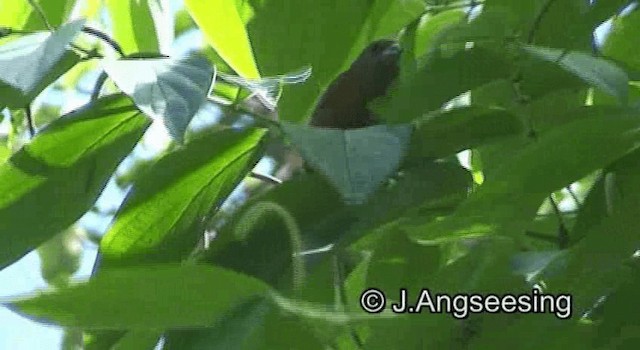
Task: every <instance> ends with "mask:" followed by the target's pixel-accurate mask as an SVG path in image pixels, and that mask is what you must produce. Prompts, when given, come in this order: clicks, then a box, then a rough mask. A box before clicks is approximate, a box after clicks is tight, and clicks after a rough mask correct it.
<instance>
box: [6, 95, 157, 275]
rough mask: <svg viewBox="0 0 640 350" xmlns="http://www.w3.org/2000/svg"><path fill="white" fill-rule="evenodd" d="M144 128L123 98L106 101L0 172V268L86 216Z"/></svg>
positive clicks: (57, 124) (60, 122) (44, 136)
mask: <svg viewBox="0 0 640 350" xmlns="http://www.w3.org/2000/svg"><path fill="white" fill-rule="evenodd" d="M148 123H149V121H148V119H147V118H146V117H144V116H143V115H142V114H141V113H140V112H139V111H138V110H137V109H136V108H135V106H134V105H133V104H131V103H130V102H129V101H128V99H127V98H125V97H124V96H121V95H116V96H110V97H106V98H104V99H102V100H99V101H98V102H97V103H95V104H92V105H89V106H87V107H86V108H84V109H81V110H78V111H76V112H72V113H70V114H68V115H66V116H64V117H63V118H60V119H57V120H56V121H54V122H52V123H51V124H50V125H49V126H48V127H47V128H45V129H44V130H43V131H42V132H40V133H39V134H38V135H37V136H36V137H35V138H34V139H33V140H32V141H31V142H30V143H28V144H27V145H25V146H24V147H23V148H22V149H21V150H20V151H18V152H17V153H15V154H14V155H13V156H12V157H11V158H10V159H9V160H7V161H6V162H5V163H4V164H3V165H2V166H0V193H2V196H0V239H1V240H2V242H3V243H2V244H1V245H0V267H4V266H7V265H8V264H10V263H11V262H13V261H14V260H16V259H18V258H19V257H21V256H22V255H24V254H26V253H27V252H29V250H31V249H34V248H36V247H37V246H38V245H40V244H41V243H43V242H45V241H46V240H48V239H50V238H51V237H53V236H54V235H55V234H57V233H59V232H60V231H62V230H64V229H66V228H67V227H68V226H69V225H71V224H72V223H73V222H75V221H76V220H77V219H79V218H80V217H81V216H82V215H83V214H84V213H85V212H86V211H87V210H89V209H90V208H91V207H92V206H93V204H94V202H95V200H96V199H97V198H98V195H99V194H100V192H102V189H103V188H104V186H105V185H106V183H107V180H108V179H109V177H110V176H111V174H112V173H113V171H114V170H115V168H116V166H117V165H118V164H119V163H120V162H121V161H122V159H123V158H124V157H125V156H126V155H127V154H128V153H129V152H130V151H131V150H132V148H133V146H134V145H135V144H136V142H137V141H138V139H139V138H140V136H141V135H142V133H143V132H144V130H145V129H146V127H147V126H148ZM62 145H64V147H63V146H62Z"/></svg>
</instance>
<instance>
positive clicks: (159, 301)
mask: <svg viewBox="0 0 640 350" xmlns="http://www.w3.org/2000/svg"><path fill="white" fill-rule="evenodd" d="M267 292H268V287H267V286H266V285H265V284H264V283H262V282H260V281H258V280H256V279H254V278H251V277H249V276H246V275H241V274H238V273H236V272H233V271H229V270H225V269H221V268H216V267H212V266H203V265H186V266H179V265H159V266H155V265H152V266H148V267H138V268H128V269H113V270H108V271H103V272H101V273H100V274H98V275H97V276H95V277H94V278H92V279H91V280H90V281H88V282H86V283H82V284H77V285H74V286H71V287H69V288H64V289H60V290H57V291H53V292H46V293H41V294H38V295H36V296H33V297H30V298H16V299H14V300H13V301H9V302H4V304H5V305H6V306H9V307H10V308H12V309H13V310H15V311H17V312H20V313H21V314H24V315H27V316H30V317H32V318H35V319H36V320H39V321H43V322H54V323H56V324H59V325H62V326H70V327H82V328H92V329H137V330H154V329H166V328H185V327H203V326H210V325H213V324H214V323H215V322H216V320H218V319H219V318H221V317H223V315H224V314H225V313H226V312H227V311H229V310H231V309H232V308H233V307H234V306H236V305H238V304H240V303H242V302H245V301H247V300H248V299H250V298H261V297H265V296H266V293H267Z"/></svg>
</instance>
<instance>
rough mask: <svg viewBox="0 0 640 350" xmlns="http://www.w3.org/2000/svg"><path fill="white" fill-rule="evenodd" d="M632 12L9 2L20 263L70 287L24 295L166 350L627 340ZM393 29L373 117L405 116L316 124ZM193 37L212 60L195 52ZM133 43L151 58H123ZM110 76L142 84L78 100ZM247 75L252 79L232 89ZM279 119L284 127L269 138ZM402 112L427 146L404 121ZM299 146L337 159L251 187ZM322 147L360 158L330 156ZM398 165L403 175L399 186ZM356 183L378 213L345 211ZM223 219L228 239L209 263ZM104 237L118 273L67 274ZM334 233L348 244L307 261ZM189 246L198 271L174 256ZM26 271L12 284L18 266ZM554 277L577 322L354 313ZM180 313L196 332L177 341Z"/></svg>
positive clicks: (14, 231) (11, 237)
mask: <svg viewBox="0 0 640 350" xmlns="http://www.w3.org/2000/svg"><path fill="white" fill-rule="evenodd" d="M636 7H637V4H636V2H635V1H592V2H585V1H582V0H565V1H561V0H557V1H553V0H527V1H508V0H486V1H485V2H479V1H478V2H451V1H435V0H433V1H423V0H405V1H384V0H377V1H365V0H362V1H360V0H354V1H330V0H325V1H296V2H290V1H278V0H264V1H258V0H256V1H223V0H220V1H215V0H211V1H204V0H190V1H185V4H184V6H183V4H180V3H178V2H174V3H168V2H166V1H160V0H148V1H133V0H107V1H101V2H97V1H71V0H68V1H35V0H34V1H0V27H1V28H2V30H0V33H2V34H3V37H4V38H3V39H2V40H3V41H2V42H0V45H1V46H0V68H2V69H0V80H1V81H2V85H1V86H0V93H1V95H0V104H1V105H0V106H2V107H7V108H6V109H5V110H4V111H3V117H4V118H3V121H2V130H3V138H2V144H0V157H2V160H3V161H4V164H3V165H2V168H1V169H0V180H1V181H0V193H2V197H0V239H2V240H3V241H2V245H1V246H2V248H1V249H0V259H1V263H0V265H2V266H3V267H6V266H9V265H11V264H12V263H14V262H15V261H16V260H17V259H19V258H20V257H22V256H23V255H24V254H25V253H27V252H29V251H31V250H33V249H36V248H37V249H38V250H37V251H38V254H39V256H40V259H41V261H42V263H41V272H42V276H43V277H44V278H45V280H46V281H47V282H48V283H49V284H50V286H51V288H52V292H50V293H47V294H37V295H32V296H31V297H29V298H26V299H22V298H8V299H6V302H5V305H6V306H7V307H8V308H10V309H12V310H14V311H16V312H19V313H20V314H23V315H27V316H30V317H36V318H37V319H39V320H41V321H47V322H51V323H54V324H58V325H61V326H64V327H65V338H64V345H63V346H64V347H66V348H74V347H77V346H80V345H79V344H81V343H85V346H86V348H93V349H102V348H111V346H114V345H115V346H117V347H118V348H132V349H141V348H153V346H154V345H155V344H156V343H157V341H158V339H159V337H160V335H162V334H164V336H165V347H166V348H179V349H188V348H203V347H206V348H211V347H212V346H217V347H220V348H229V347H233V348H258V347H263V348H301V347H304V348H313V347H318V348H323V347H327V346H330V347H333V348H359V347H363V346H364V347H365V348H416V347H418V348H430V347H441V348H489V347H490V348H502V347H507V346H509V347H518V348H534V347H535V348H539V347H543V346H544V347H546V348H560V347H567V346H572V347H581V348H627V347H628V348H631V347H632V346H634V345H635V344H636V342H637V335H635V334H636V333H637V332H634V330H637V326H638V318H637V312H636V311H637V306H638V303H637V302H636V299H635V293H636V292H637V291H638V288H637V286H638V285H637V283H638V271H637V262H636V260H637V256H636V255H637V254H636V251H637V249H638V238H637V237H638V235H637V232H636V231H637V230H636V227H637V224H636V220H635V218H636V217H637V208H638V199H637V195H636V193H638V191H637V188H636V186H637V181H638V180H637V176H636V175H635V174H636V173H637V172H636V168H637V166H638V152H637V150H636V145H637V144H638V137H639V136H638V133H637V130H638V126H639V124H640V119H638V108H639V105H638V100H637V97H638V93H637V82H636V81H637V76H638V75H637V69H638V68H637V66H638V57H640V56H638V52H637V50H638V48H637V45H635V44H634V40H635V38H637V31H638V30H637V29H638V23H639V22H638V12H637V11H636V10H635V8H636ZM43 18H44V19H43ZM76 18H86V19H87V20H88V21H87V22H86V24H87V25H88V26H89V27H90V28H95V29H99V30H100V31H102V32H103V33H108V34H107V35H108V36H109V37H111V38H112V39H113V40H115V42H117V43H118V46H119V47H118V46H114V45H109V43H107V42H106V40H104V39H105V38H104V37H103V38H100V34H99V35H97V36H98V38H96V35H95V33H94V34H92V33H89V32H87V31H86V30H85V31H84V32H81V31H82V29H81V28H82V27H83V26H84V25H85V23H84V22H78V21H73V20H74V19H76ZM45 19H46V20H45ZM56 28H58V30H57V31H56V34H54V35H53V36H52V37H51V38H54V39H47V40H49V41H47V42H46V43H48V45H49V46H46V47H47V49H46V50H45V49H44V48H43V47H44V46H41V44H42V40H43V39H44V37H42V38H40V37H35V36H32V35H33V34H32V32H34V31H39V30H48V29H50V30H53V29H56ZM596 28H600V29H599V30H596ZM594 32H595V33H597V34H598V35H597V37H596V35H595V34H594ZM398 34H400V40H401V42H402V45H403V48H404V50H405V51H404V54H403V62H402V75H401V77H400V79H399V81H398V83H397V84H396V86H395V87H394V89H393V91H392V93H391V94H390V96H389V98H387V99H385V100H382V101H379V103H377V104H376V108H378V110H379V111H380V113H381V115H382V116H383V118H384V119H385V120H386V121H387V122H389V123H390V124H400V126H394V127H380V128H372V129H367V130H360V131H350V132H342V131H340V132H317V131H314V130H308V129H306V128H303V127H300V126H296V124H297V123H300V122H303V121H304V120H305V118H306V117H307V116H308V115H309V112H310V111H311V109H312V108H313V105H314V103H315V101H316V99H317V98H318V96H319V95H320V93H321V91H322V90H323V89H324V87H326V86H327V84H328V83H329V82H330V81H331V80H332V79H333V78H334V77H335V76H336V75H337V74H338V73H339V72H340V71H342V70H344V69H346V68H347V67H348V66H349V64H350V62H351V61H352V60H353V58H354V57H355V56H356V55H357V54H358V53H359V52H360V51H361V50H362V48H363V47H365V46H366V45H367V44H368V43H369V42H371V41H373V40H375V39H379V38H384V37H389V36H394V35H398ZM30 35H31V36H30ZM100 39H102V40H100ZM12 40H23V41H18V42H20V43H24V44H25V46H22V48H18V49H16V47H15V46H11V43H12ZM200 40H201V41H200ZM13 43H15V41H13ZM70 43H73V44H72V45H70ZM3 49H4V50H3ZM94 49H95V50H94ZM21 50H26V51H21ZM193 50H195V51H199V52H201V54H203V55H204V56H205V57H206V58H207V60H208V61H203V60H202V59H200V60H198V59H182V58H183V57H185V53H186V51H193ZM119 51H121V52H119ZM154 53H155V56H154ZM158 53H162V54H166V55H169V56H171V59H163V58H158V57H157V54H158ZM122 54H124V55H125V56H129V55H134V56H136V57H143V58H141V59H140V61H135V60H133V61H132V60H128V61H127V60H122V59H120V60H119V59H118V58H119V56H121V55H122ZM38 58H40V60H39V61H38V60H37V59H38ZM82 58H84V59H82ZM203 62H204V63H203ZM71 67H73V68H71ZM149 67H152V68H153V69H150V68H149ZM211 67H215V69H216V73H217V77H218V78H220V77H221V79H216V84H215V86H214V90H213V91H212V95H214V96H215V97H216V99H215V103H205V102H204V100H205V98H206V94H207V93H208V91H207V90H208V86H206V85H207V84H206V83H207V79H206V78H207V77H213V74H214V71H213V70H212V68H211ZM305 67H311V68H312V74H311V76H310V77H309V78H308V79H306V80H305V81H304V82H302V81H300V80H303V79H299V77H296V76H295V75H296V74H292V72H301V71H300V70H301V69H304V68H305ZM103 69H104V71H105V72H106V73H107V74H108V76H109V77H110V79H107V83H106V85H105V87H104V89H103V95H106V93H109V92H117V91H122V92H124V93H125V94H126V95H128V96H130V97H131V100H129V99H128V98H127V97H125V96H123V95H116V96H111V97H104V98H101V99H100V100H99V101H98V102H96V103H94V104H91V105H88V107H86V108H84V109H80V110H78V111H77V112H75V113H72V112H71V111H72V110H74V109H75V108H78V107H80V106H81V105H84V104H85V103H87V102H89V99H90V97H91V94H92V93H94V91H96V90H95V89H94V83H95V82H96V81H98V82H100V81H101V78H100V74H101V72H102V70H103ZM224 74H227V75H226V77H227V78H226V79H225V78H224V77H225V75H224ZM235 75H238V76H240V77H242V79H236V80H235V81H231V82H232V83H229V82H230V79H229V77H233V76H235ZM274 77H275V78H274ZM290 80H291V81H296V83H294V84H286V83H285V82H286V81H290ZM54 81H55V82H54ZM47 86H48V87H47ZM45 87H46V89H44V88H45ZM43 89H44V91H42V90H43ZM251 93H253V94H258V95H260V96H261V98H263V99H266V100H269V101H270V102H275V99H276V97H279V100H278V101H277V102H278V115H279V118H280V120H281V121H283V126H282V128H280V127H278V126H276V127H274V126H273V125H271V124H273V123H272V122H266V121H265V120H264V119H261V118H258V122H257V123H256V122H254V121H252V120H253V119H251V118H247V117H246V116H243V113H242V112H240V111H238V110H237V109H235V108H234V107H236V105H237V104H238V102H240V101H241V100H242V99H243V98H244V97H246V96H248V95H249V94H251ZM36 96H37V98H36ZM27 105H28V106H29V108H24V107H25V106H27ZM201 105H202V106H201ZM239 106H240V105H239ZM136 107H137V108H136ZM200 107H202V108H201V109H200V110H199V112H198V113H195V111H196V110H198V108H200ZM138 110H141V111H142V112H144V113H145V114H146V115H147V116H146V117H145V116H143V115H142V114H141V113H139V112H138ZM68 112H71V114H69V113H68ZM249 113H251V112H250V111H249ZM62 115H64V117H61V116H62ZM194 115H195V117H194ZM147 117H150V118H151V119H153V120H154V121H155V122H154V124H153V126H151V127H149V126H148V119H147ZM192 118H193V120H192ZM28 119H32V120H33V122H34V124H35V128H36V130H37V131H38V133H37V134H36V136H35V137H30V135H29V130H28V129H29V128H28V127H27V125H28V123H27V122H28ZM265 122H266V123H267V124H268V125H271V128H270V129H268V130H269V132H268V133H267V131H266V130H267V129H265V128H260V127H259V126H260V125H261V123H265ZM285 122H287V123H285ZM407 123H411V124H412V125H413V134H412V135H411V138H410V139H409V138H407V137H405V136H402V135H405V134H404V133H403V132H398V131H397V130H407V129H402V128H404V127H406V126H407ZM225 125H226V126H231V128H226V129H225V128H222V127H221V126H225ZM45 126H46V127H45ZM394 128H400V129H394ZM165 129H166V130H165ZM145 130H146V133H145ZM143 133H145V136H144V137H143V138H142V141H140V142H138V139H139V138H140V136H141V135H142V134H143ZM283 135H284V139H286V140H287V141H290V142H292V144H293V145H294V146H295V147H297V148H298V149H300V150H301V151H302V153H303V155H305V157H307V159H308V161H309V162H310V163H311V165H312V166H314V167H316V168H317V169H319V170H320V171H319V173H313V174H307V175H303V176H301V177H298V178H294V179H293V180H292V181H290V182H287V183H285V184H282V185H279V186H276V187H274V188H271V187H268V186H265V185H261V184H259V183H256V182H251V180H247V181H243V179H244V178H245V176H246V174H247V173H248V171H249V170H250V169H252V168H254V166H255V165H256V164H258V167H257V168H256V171H260V172H270V171H272V170H273V168H274V166H273V165H274V163H276V162H277V157H275V158H273V157H271V158H264V159H263V160H262V161H261V162H260V163H258V161H259V160H260V159H261V156H262V154H263V153H264V152H267V151H269V152H271V150H270V149H267V147H266V146H267V145H268V144H270V143H271V142H275V143H276V144H277V143H280V144H282V138H283V137H282V136H283ZM373 137H376V139H377V140H380V141H379V142H380V144H382V145H383V146H387V147H381V152H386V153H384V157H379V158H378V159H377V160H373V161H370V162H359V161H358V159H361V158H362V157H366V155H367V150H369V151H370V149H371V146H370V145H367V143H366V142H365V141H366V140H370V139H371V138H373ZM183 138H184V140H186V142H185V143H184V145H183V146H181V145H180V144H181V143H182V142H183V141H184V140H183ZM274 140H275V141H274ZM345 140H353V141H350V142H352V144H353V147H352V148H351V153H349V152H346V153H344V154H341V153H339V152H338V153H336V152H333V151H331V150H327V148H329V147H326V145H331V144H340V143H341V142H346V141H345ZM358 140H361V141H360V142H358ZM362 140H365V141H362ZM136 144H137V146H136ZM134 146H135V148H134ZM212 150H215V152H214V151H212ZM403 153H406V156H405V157H404V158H401V157H400V155H401V154H403ZM269 154H270V155H273V154H271V153H269ZM127 155H128V156H127ZM436 158H437V159H439V160H440V161H437V162H434V161H433V159H436ZM123 159H124V161H123ZM318 159H319V160H318ZM323 159H324V160H327V159H328V160H327V163H331V164H335V163H344V162H346V163H347V164H348V165H349V166H347V169H342V168H336V167H333V166H332V167H328V168H327V167H326V166H325V165H323V163H322V162H323ZM401 160H402V163H401V169H402V175H401V176H394V177H393V179H392V180H391V181H384V179H385V178H386V177H388V174H389V173H390V172H392V170H394V168H395V167H396V166H397V165H398V163H400V161H401ZM332 162H333V163H332ZM118 164H119V166H118ZM460 164H462V165H463V166H461V165H460ZM116 166H118V170H116V171H115V176H111V175H112V173H113V171H114V170H115V169H116ZM336 169H337V170H336ZM349 171H351V172H352V173H350V172H349ZM353 173H355V174H356V175H357V174H363V173H364V174H369V175H370V176H369V177H367V178H366V180H364V181H363V180H362V179H361V178H358V177H357V176H356V177H354V176H353ZM345 179H346V180H345ZM327 180H328V181H327ZM240 181H243V185H242V186H240V187H238V188H236V185H238V184H239V183H240ZM105 186H106V189H104V190H103V188H104V187H105ZM234 188H236V190H235V191H233V189H234ZM374 190H376V191H375V192H374ZM127 191H128V193H129V195H128V197H127V199H126V200H125V201H124V204H122V205H120V203H121V202H122V199H123V197H124V195H125V193H126V192H127ZM100 193H101V198H100V199H99V200H98V201H97V204H96V205H94V204H93V203H94V202H95V201H96V199H97V197H98V195H99V194H100ZM232 193H233V194H232ZM254 194H258V195H257V196H250V195H254ZM248 196H250V197H251V198H250V199H248V200H246V199H247V197H248ZM345 198H366V199H367V203H366V204H360V205H356V206H347V205H345V204H344V201H343V199H345ZM223 201H225V202H226V204H225V205H224V206H222V209H221V210H220V209H216V208H219V207H220V204H221V203H222V202H223ZM80 217H82V219H80ZM34 218H37V220H36V219H34ZM79 219H80V221H78V223H77V224H75V225H73V224H74V222H76V221H77V220H79ZM111 220H113V221H112V222H111ZM109 222H111V223H109ZM70 225H72V226H71V228H68V229H67V227H69V226H70ZM205 230H208V231H209V232H214V231H215V232H216V233H217V235H216V239H214V240H213V241H212V242H211V246H210V247H209V249H208V250H206V251H205V252H199V253H198V254H196V256H195V257H194V256H193V255H192V254H191V253H192V250H193V248H194V247H195V246H196V245H197V244H198V242H199V241H200V240H201V237H202V234H203V232H204V231H205ZM103 236H104V238H102V237H103ZM45 242H46V243H45ZM92 242H93V243H92ZM96 244H99V245H100V251H101V255H102V257H101V262H100V268H99V269H98V271H104V273H102V272H99V274H98V278H96V279H92V280H91V282H89V283H87V284H83V285H79V286H76V287H71V288H70V287H69V286H68V284H69V282H70V276H71V275H73V274H76V273H77V271H78V267H79V265H80V259H81V258H80V256H81V252H82V251H83V250H86V249H88V250H93V249H95V247H96ZM327 244H334V247H333V250H332V251H333V252H337V253H335V254H334V253H326V252H324V253H316V254H310V255H308V256H307V255H305V257H304V258H301V257H300V256H299V255H296V254H295V253H299V251H300V250H306V249H314V248H320V247H325V246H326V245H327ZM82 247H84V248H85V249H81V248H82ZM292 254H293V258H292ZM86 256H88V257H87V258H85V259H86V260H92V258H93V255H91V254H89V255H86ZM29 259H30V260H31V261H33V256H31V258H29V256H27V257H26V258H25V259H24V260H22V261H27V260H29ZM194 259H195V260H198V261H200V262H201V264H197V265H193V264H191V263H187V264H185V265H184V266H181V267H178V266H176V265H172V264H169V265H167V263H178V262H181V261H183V262H184V261H188V262H192V261H193V260H194ZM22 261H21V262H22ZM19 263H20V262H19ZM19 263H18V264H19ZM202 263H204V264H202ZM85 265H86V266H87V267H85V268H84V269H83V270H82V271H81V272H80V273H81V274H85V275H86V274H87V273H88V270H89V266H88V265H89V264H85ZM27 266H29V268H31V269H32V268H35V264H34V263H29V264H28V265H27ZM12 268H16V267H15V265H14V266H9V267H7V268H6V269H5V270H4V271H3V272H2V273H3V274H5V276H11V274H10V273H8V272H6V271H10V269H12ZM9 278H12V277H9ZM9 278H5V279H3V282H2V283H3V284H5V283H7V284H8V283H13V282H12V281H11V280H9ZM534 284H535V285H538V286H540V287H541V288H543V289H544V290H545V291H547V292H550V293H571V294H572V295H573V298H574V317H573V318H572V319H571V320H570V321H559V320H557V319H555V318H554V317H553V315H535V316H534V315H515V316H514V315H505V314H502V315H474V316H472V317H470V318H469V319H468V320H465V321H456V320H454V319H453V318H451V317H450V316H448V315H420V316H416V315H413V316H415V317H413V316H410V317H397V318H391V319H379V318H376V319H370V318H367V317H363V315H362V313H358V310H359V308H358V305H357V300H358V295H359V293H360V292H361V291H362V290H364V288H366V287H372V286H376V287H378V288H380V289H382V290H384V291H386V292H388V293H389V294H390V295H393V294H394V293H395V292H394V291H396V290H397V289H398V288H399V287H407V288H409V289H410V290H412V291H415V290H417V289H418V288H420V287H425V286H429V287H430V288H433V289H435V290H438V291H441V292H479V293H488V292H493V293H505V292H511V293H517V292H523V291H526V290H530V289H531V288H532V286H533V285H534ZM275 291H277V296H275V297H274V296H273V292H275ZM300 300H303V301H305V302H312V304H301V303H299V301H300ZM150 310H152V311H150ZM205 326H206V327H205ZM185 327H186V328H192V329H191V330H188V331H185V330H176V329H184V328H185ZM80 329H85V330H87V331H86V334H85V337H84V339H83V338H82V333H81V330H80ZM114 329H115V331H114ZM168 329H174V330H171V331H166V332H165V330H168ZM427 330H428V331H427ZM360 343H364V345H361V344H360Z"/></svg>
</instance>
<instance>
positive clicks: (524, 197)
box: [410, 108, 640, 240]
mask: <svg viewBox="0 0 640 350" xmlns="http://www.w3.org/2000/svg"><path fill="white" fill-rule="evenodd" d="M574 113H579V114H580V115H581V116H582V118H579V119H576V120H575V121H573V122H570V123H566V124H564V125H562V126H560V127H558V128H556V129H554V130H551V131H549V132H548V133H546V134H544V135H542V136H541V137H540V138H539V139H538V140H537V141H536V142H534V143H531V144H529V145H528V146H526V147H525V148H524V149H522V150H521V151H520V152H519V153H517V154H516V155H514V156H513V157H511V158H510V159H508V160H507V161H505V162H504V163H503V164H502V166H501V167H500V168H499V169H498V170H496V172H495V175H494V177H493V178H492V179H487V181H485V183H484V184H483V185H482V186H481V187H480V188H479V189H478V190H477V191H476V192H475V193H473V194H472V195H471V196H470V197H469V198H468V199H467V200H466V201H465V202H464V203H462V204H461V205H460V207H459V208H458V209H457V211H456V212H455V214H454V215H452V216H449V217H447V218H445V219H443V220H441V221H438V222H433V223H430V224H425V225H417V226H415V227H412V228H411V229H410V230H411V235H412V236H413V237H414V238H416V239H425V240H441V239H455V238H460V237H465V236H482V235H486V234H492V233H498V234H504V235H510V236H518V235H521V234H522V233H523V232H524V229H525V228H526V226H527V225H528V223H529V222H530V221H531V219H533V217H534V216H535V214H536V210H537V208H538V207H539V206H540V204H541V203H542V201H543V200H544V198H545V197H546V196H548V195H549V194H550V193H551V192H553V191H556V190H557V189H559V188H561V187H563V186H566V185H568V184H570V183H571V182H573V181H576V180H578V179H580V178H582V177H584V176H586V175H587V174H589V173H590V172H593V171H595V170H597V169H599V168H602V167H605V166H607V165H608V164H609V163H611V162H612V161H614V160H616V159H617V158H620V157H622V156H624V154H625V153H627V152H629V151H631V150H632V149H633V148H634V147H635V145H636V144H637V142H638V138H639V137H640V136H639V135H638V134H637V130H638V126H639V125H640V119H639V118H638V114H637V112H635V111H632V110H627V109H609V110H603V109H598V108H583V109H580V110H577V111H575V112H574Z"/></svg>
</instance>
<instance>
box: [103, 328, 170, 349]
mask: <svg viewBox="0 0 640 350" xmlns="http://www.w3.org/2000/svg"><path fill="white" fill-rule="evenodd" d="M161 337H162V332H161V331H153V330H151V331H147V330H142V331H141V330H138V331H130V332H127V334H125V335H124V336H123V337H122V338H121V339H120V340H118V342H117V343H115V345H113V347H111V348H110V350H145V349H146V350H152V349H155V348H156V345H157V344H158V341H160V338H161Z"/></svg>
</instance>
